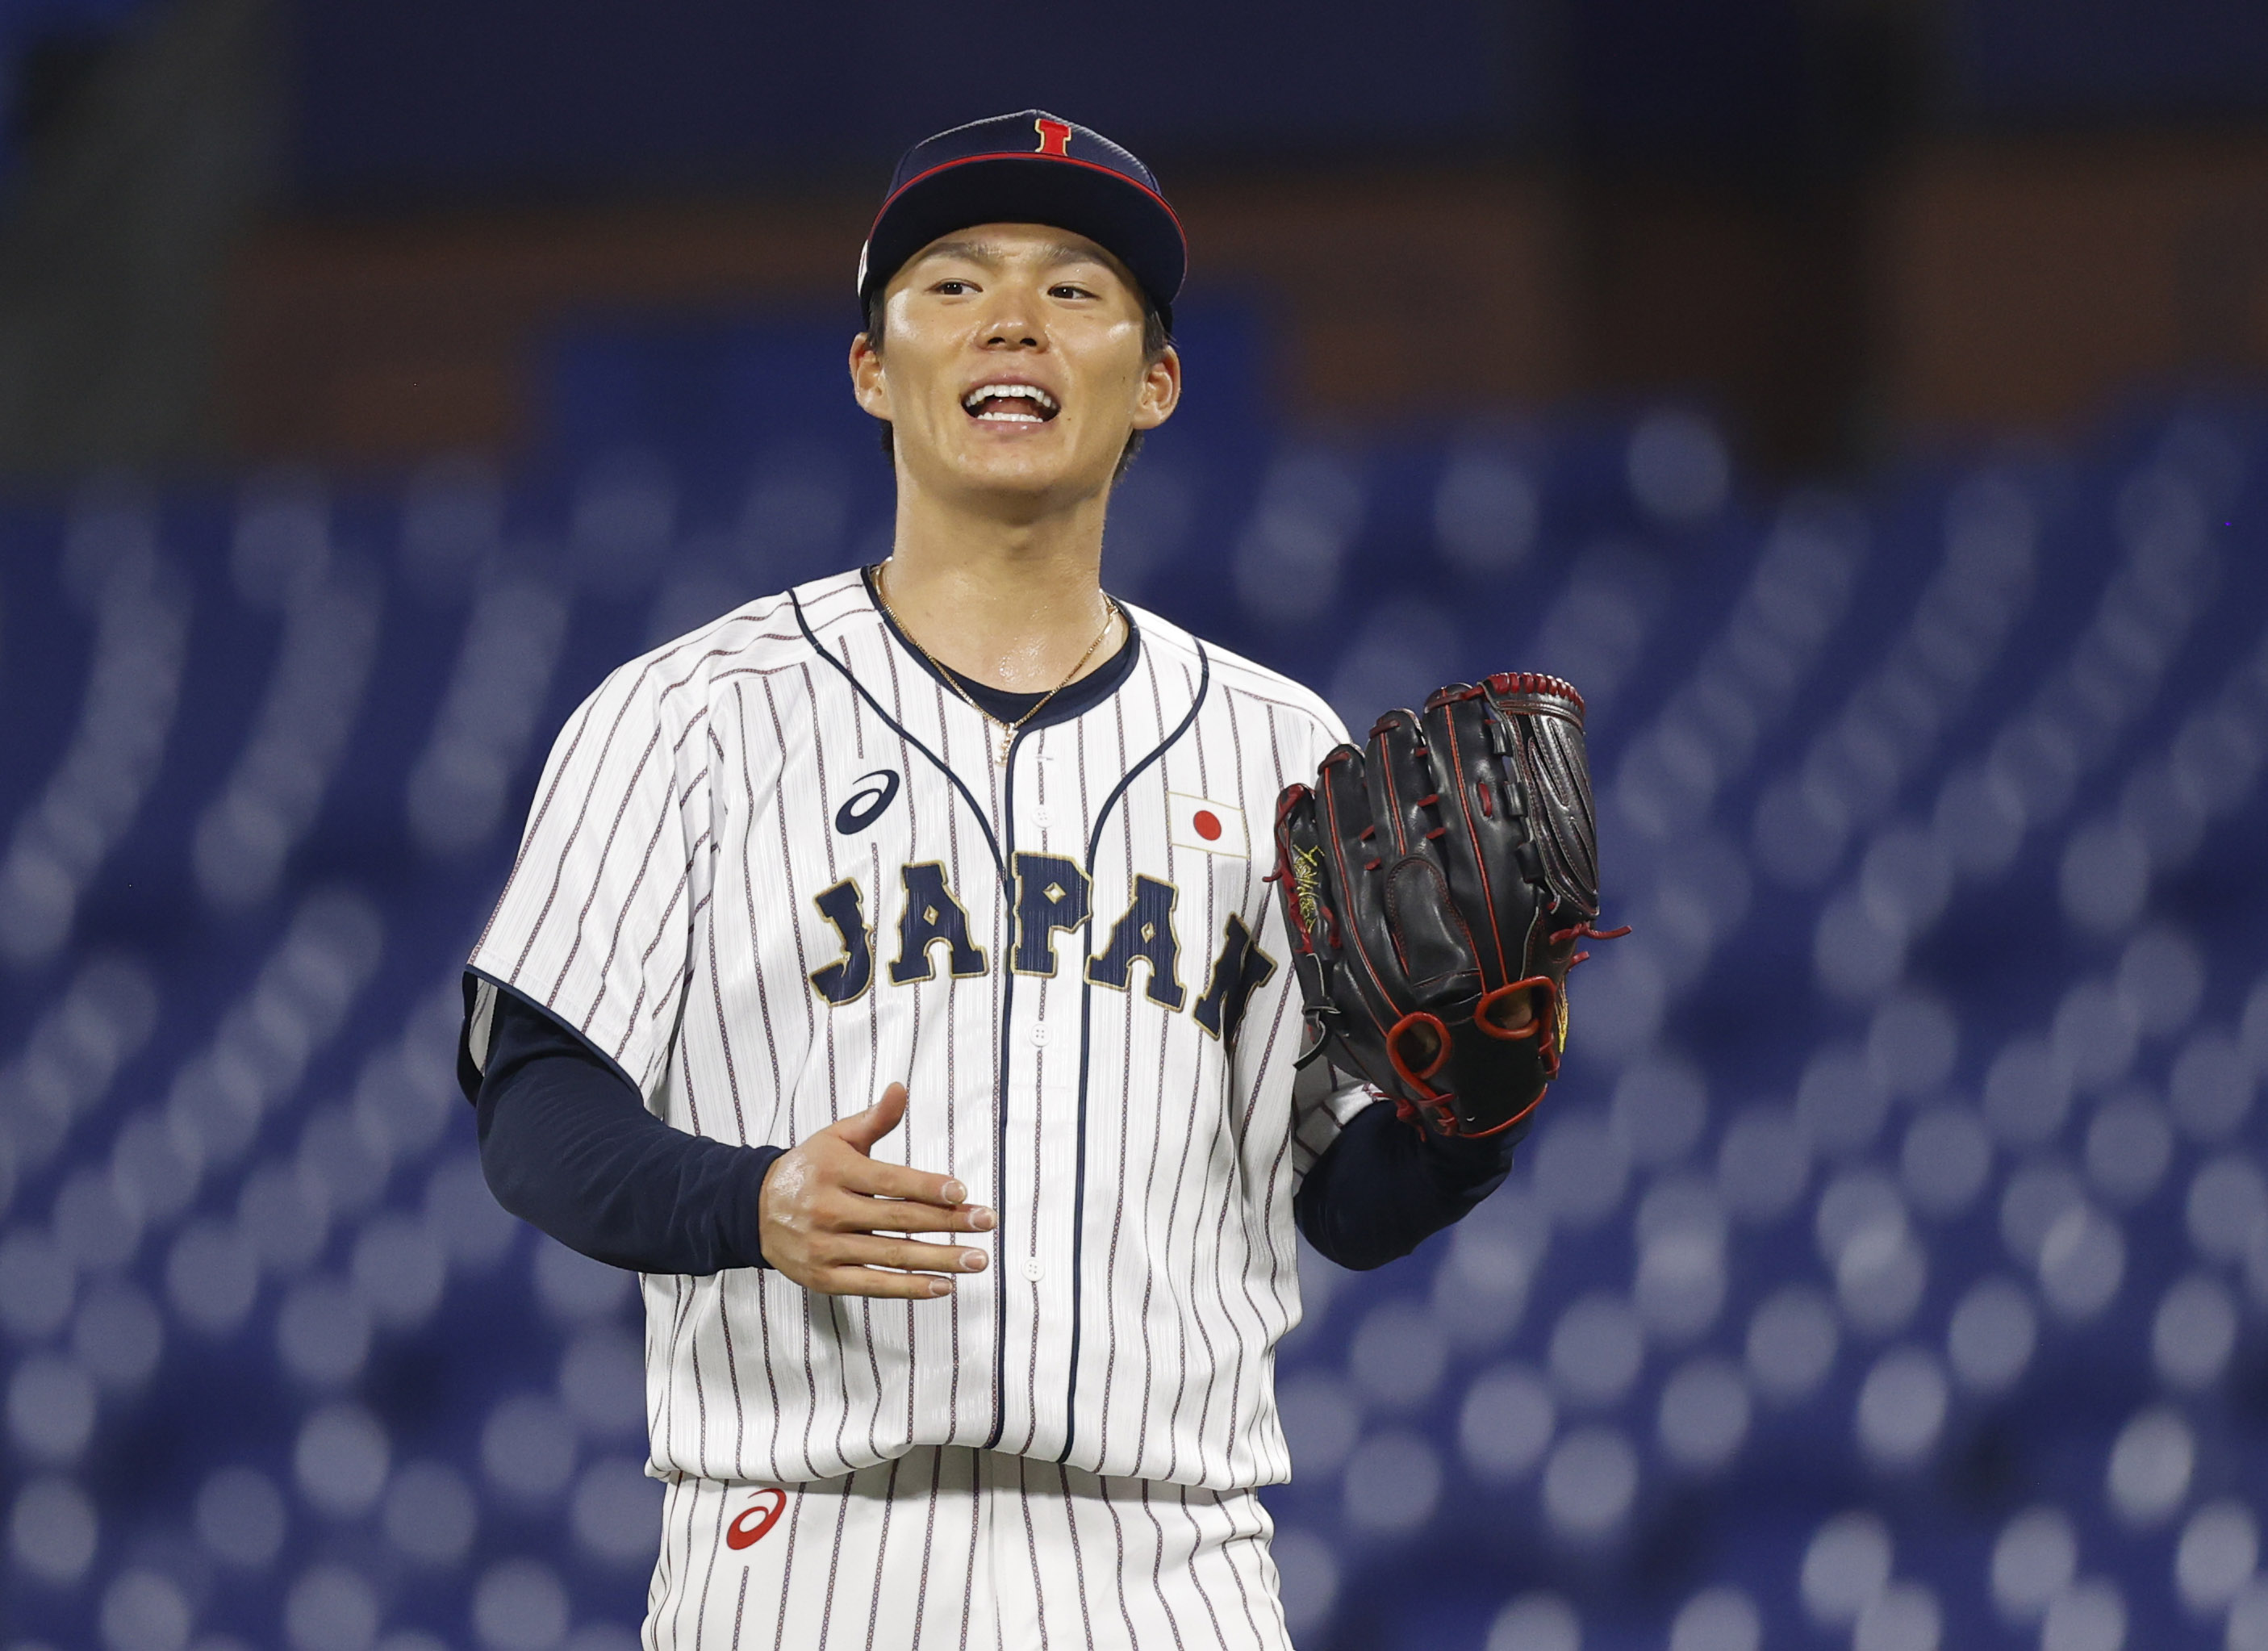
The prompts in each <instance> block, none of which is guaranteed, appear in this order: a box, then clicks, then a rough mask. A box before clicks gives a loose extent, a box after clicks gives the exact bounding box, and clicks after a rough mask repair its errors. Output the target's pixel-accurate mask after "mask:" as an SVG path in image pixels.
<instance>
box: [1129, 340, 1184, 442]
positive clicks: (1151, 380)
mask: <svg viewBox="0 0 2268 1651" xmlns="http://www.w3.org/2000/svg"><path fill="white" fill-rule="evenodd" d="M1181 404H1182V356H1181V351H1179V350H1175V348H1174V347H1173V345H1171V344H1167V346H1166V348H1165V350H1163V351H1162V352H1160V355H1159V357H1158V358H1157V359H1156V360H1155V361H1152V363H1150V365H1148V366H1146V367H1145V368H1143V369H1142V390H1141V394H1138V396H1136V397H1135V401H1134V428H1135V429H1137V430H1155V429H1157V427H1158V426H1159V425H1160V424H1164V423H1165V422H1166V421H1167V419H1169V418H1171V417H1172V416H1174V409H1175V408H1176V407H1179V406H1180V405H1181Z"/></svg>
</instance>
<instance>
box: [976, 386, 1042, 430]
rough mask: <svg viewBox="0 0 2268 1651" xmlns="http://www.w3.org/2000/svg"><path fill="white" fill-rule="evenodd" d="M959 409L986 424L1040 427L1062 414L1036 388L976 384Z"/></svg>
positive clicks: (1039, 388)
mask: <svg viewBox="0 0 2268 1651" xmlns="http://www.w3.org/2000/svg"><path fill="white" fill-rule="evenodd" d="M1062 410H1063V409H1061V408H1059V407H1057V405H1056V398H1055V397H1054V396H1052V395H1049V394H1048V393H1047V392H1046V391H1045V390H1043V389H1042V388H1041V387H1039V386H1038V385H1036V384H980V385H978V386H977V387H976V388H975V389H973V390H971V391H969V393H968V394H966V395H964V396H962V397H961V411H963V412H965V413H967V414H968V416H970V417H971V418H976V419H982V420H983V422H985V423H986V424H1046V423H1047V422H1048V420H1049V419H1051V418H1053V417H1054V416H1056V415H1057V413H1059V412H1061V411H1062Z"/></svg>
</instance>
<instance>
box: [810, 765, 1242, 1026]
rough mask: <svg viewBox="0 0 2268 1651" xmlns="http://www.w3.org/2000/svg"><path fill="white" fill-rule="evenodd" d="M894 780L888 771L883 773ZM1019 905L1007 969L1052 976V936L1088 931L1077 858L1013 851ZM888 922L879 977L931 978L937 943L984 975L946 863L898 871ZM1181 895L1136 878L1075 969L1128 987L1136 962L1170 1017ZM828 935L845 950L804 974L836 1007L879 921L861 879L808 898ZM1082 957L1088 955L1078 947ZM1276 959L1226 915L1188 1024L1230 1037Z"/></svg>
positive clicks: (851, 987)
mask: <svg viewBox="0 0 2268 1651" xmlns="http://www.w3.org/2000/svg"><path fill="white" fill-rule="evenodd" d="M891 778H892V779H894V780H895V778H896V776H895V775H893V776H891ZM1014 871H1015V910H1014V926H1013V933H1012V936H1011V939H1012V940H1013V945H1012V946H1011V947H1010V955H1009V959H1008V963H1009V967H1010V968H1011V969H1013V971H1014V972H1015V973H1017V974H1019V975H1041V976H1049V977H1052V976H1054V975H1055V973H1056V972H1057V968H1058V966H1059V963H1060V960H1059V958H1058V956H1057V937H1058V936H1059V935H1064V934H1080V933H1082V932H1088V931H1091V929H1092V927H1093V925H1094V915H1095V914H1094V910H1093V909H1092V905H1091V899H1092V896H1093V894H1094V887H1093V884H1092V882H1091V881H1090V880H1089V879H1088V877H1087V874H1086V871H1085V870H1084V869H1083V868H1082V867H1081V866H1080V865H1079V862H1078V861H1077V860H1074V859H1069V858H1067V857H1065V856H1064V855H1061V854H1034V853H1025V852H1019V853H1018V854H1017V855H1016V857H1015V861H1014ZM896 881H897V884H898V888H897V889H896V891H895V893H896V895H897V898H896V900H895V902H894V905H895V913H894V915H895V922H894V923H893V924H891V925H889V929H888V931H887V932H889V933H890V934H891V935H892V936H893V938H894V939H895V943H896V944H895V949H896V953H897V954H896V956H895V957H894V958H892V959H891V960H890V962H888V963H887V965H886V966H885V967H884V968H883V969H882V970H881V971H880V972H881V973H882V974H883V975H884V976H885V977H887V979H888V981H889V983H890V984H892V985H894V986H908V985H913V984H917V983H919V982H922V981H926V980H934V979H936V978H937V973H938V960H939V948H942V955H943V957H944V962H945V969H946V974H947V975H948V976H950V977H953V978H954V979H960V978H962V977H967V976H972V975H983V974H985V973H987V972H989V971H990V969H991V967H992V960H991V958H990V956H989V955H988V954H987V953H986V951H985V948H984V947H982V946H979V945H978V944H976V940H975V938H974V937H973V934H972V932H971V925H970V923H969V920H968V910H967V908H965V907H964V906H963V905H962V904H961V901H960V898H959V897H958V896H956V895H955V894H954V890H953V885H952V883H951V881H950V880H949V879H948V877H947V875H946V868H945V866H944V865H943V864H942V863H941V862H939V861H937V860H923V861H920V862H918V863H917V864H915V865H911V866H901V867H900V868H899V870H898V874H897V878H896ZM1180 901H1181V890H1180V889H1178V888H1175V886H1174V885H1173V884H1172V883H1170V882H1167V881H1166V880H1165V879H1163V878H1160V877H1152V876H1149V875H1147V874H1146V873H1145V874H1144V875H1140V876H1138V877H1136V878H1135V879H1134V892H1133V897H1132V898H1131V899H1130V901H1128V903H1127V905H1126V910H1124V911H1123V912H1121V913H1120V914H1119V915H1118V916H1117V918H1116V919H1115V920H1113V921H1112V923H1111V925H1110V929H1109V935H1108V939H1107V940H1105V941H1104V942H1103V944H1102V945H1101V947H1100V948H1099V949H1094V950H1093V951H1092V954H1090V955H1088V956H1086V961H1085V967H1084V969H1082V970H1081V972H1082V973H1083V974H1084V976H1085V977H1086V980H1087V982H1088V983H1089V984H1093V985H1097V986H1108V987H1109V988H1111V989H1112V990H1113V991H1132V990H1133V989H1134V976H1135V973H1136V969H1137V966H1140V969H1141V972H1142V974H1143V976H1144V979H1143V983H1142V991H1143V994H1144V995H1145V997H1146V998H1148V999H1149V1000H1150V1001H1151V1002H1152V1003H1154V1004H1156V1005H1157V1006H1159V1007H1160V1008H1161V1009H1166V1010H1169V1011H1175V1012H1178V1011H1179V1010H1181V1009H1182V1007H1183V1006H1187V1005H1188V1004H1189V991H1188V990H1187V988H1186V987H1185V986H1184V985H1183V984H1182V940H1181V935H1180V932H1179V931H1178V930H1177V929H1176V927H1175V920H1174V913H1175V907H1176V906H1177V905H1178V904H1179V903H1180ZM812 903H813V904H814V905H815V906H817V907H818V908H819V915H820V916H821V917H822V918H825V919H826V920H827V922H828V925H829V926H830V927H832V928H833V929H834V931H835V933H836V940H837V941H838V943H839V944H840V945H841V946H842V947H843V955H842V956H840V957H838V958H836V960H835V961H834V962H831V963H828V964H827V965H826V966H825V967H824V968H821V969H814V970H812V972H811V984H812V989H813V990H814V991H817V992H818V993H819V995H820V996H821V998H822V999H826V1001H827V1002H828V1003H829V1004H831V1005H833V1006H835V1007H836V1008H840V1007H842V1006H843V1005H845V1004H850V1003H855V1002H857V1001H858V999H860V998H862V997H864V996H865V993H866V990H867V988H868V987H870V986H872V985H873V984H874V979H875V975H876V972H877V971H876V969H875V962H876V958H875V947H876V937H877V933H878V932H879V931H881V929H882V925H881V923H880V913H879V912H877V914H876V920H875V921H869V920H868V918H867V910H868V905H867V893H866V889H865V886H864V885H863V884H862V883H861V882H860V881H859V880H858V878H857V877H846V878H844V879H843V881H841V882H839V883H836V884H835V885H833V886H832V887H831V888H825V889H822V890H821V892H820V893H818V894H816V895H814V896H812ZM1081 949H1082V950H1086V949H1087V948H1086V947H1081ZM1275 972H1276V960H1275V959H1274V958H1272V957H1270V956H1269V955H1268V954H1267V953H1265V952H1263V951H1262V950H1261V949H1260V944H1259V941H1258V940H1257V939H1256V937H1255V936H1254V934H1253V932H1252V931H1251V930H1250V929H1249V928H1248V927H1247V926H1246V925H1245V922H1244V919H1243V918H1241V916H1239V915H1238V914H1236V913H1235V912H1231V913H1230V914H1229V916H1228V918H1227V920H1226V922H1225V923H1223V924H1222V925H1221V933H1220V942H1219V949H1218V950H1217V951H1216V952H1215V954H1214V955H1213V958H1212V962H1211V967H1210V968H1209V969H1207V970H1206V973H1205V986H1204V993H1203V994H1202V995H1201V996H1200V997H1199V998H1198V999H1197V1002H1196V1004H1195V1005H1194V1006H1190V1007H1189V1014H1190V1018H1191V1019H1193V1020H1195V1021H1197V1024H1198V1025H1199V1026H1201V1027H1203V1028H1204V1029H1205V1030H1206V1031H1207V1032H1209V1033H1211V1035H1212V1036H1215V1037H1218V1038H1223V1039H1230V1038H1233V1037H1234V1036H1236V1028H1237V1027H1238V1025H1239V1024H1240V1023H1241V1021H1242V1020H1243V1018H1244V1006H1245V1004H1246V1003H1247V1001H1248V1000H1249V999H1250V998H1251V996H1252V994H1253V993H1254V992H1255V991H1258V990H1259V989H1260V987H1261V986H1262V985H1263V984H1264V983H1265V982H1266V981H1267V979H1268V978H1269V977H1270V976H1271V975H1273V974H1274V973H1275Z"/></svg>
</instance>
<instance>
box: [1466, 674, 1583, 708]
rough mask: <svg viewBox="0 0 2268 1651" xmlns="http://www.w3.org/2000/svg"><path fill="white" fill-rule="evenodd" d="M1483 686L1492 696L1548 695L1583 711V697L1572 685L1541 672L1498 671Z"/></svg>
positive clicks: (1562, 679)
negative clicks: (1570, 700)
mask: <svg viewBox="0 0 2268 1651" xmlns="http://www.w3.org/2000/svg"><path fill="white" fill-rule="evenodd" d="M1484 686H1485V687H1486V688H1487V689H1489V691H1490V692H1491V693H1492V694H1550V695H1553V696H1555V697H1557V698H1560V699H1572V700H1573V701H1574V702H1575V709H1576V710H1578V711H1580V710H1582V709H1583V697H1582V696H1581V695H1580V694H1579V693H1577V692H1576V691H1575V685H1574V683H1572V682H1568V681H1567V680H1566V679H1565V678H1564V677H1557V676H1546V675H1545V674H1543V672H1541V671H1499V672H1497V673H1496V674H1493V675H1492V676H1491V677H1489V678H1488V680H1487V682H1486V683H1485V684H1484Z"/></svg>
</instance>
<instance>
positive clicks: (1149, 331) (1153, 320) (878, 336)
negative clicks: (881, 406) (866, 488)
mask: <svg viewBox="0 0 2268 1651" xmlns="http://www.w3.org/2000/svg"><path fill="white" fill-rule="evenodd" d="M882 299H883V291H882V289H881V288H880V287H877V288H876V289H875V290H874V296H873V297H872V298H870V299H867V300H866V347H867V348H868V349H870V350H873V352H874V353H875V354H876V355H877V356H879V355H880V354H881V353H882V316H883V309H882ZM1173 343H1174V335H1173V334H1172V333H1170V332H1168V331H1167V329H1166V318H1165V317H1164V316H1162V315H1160V313H1158V306H1156V305H1154V304H1152V302H1150V299H1149V295H1148V294H1147V293H1145V294H1143V298H1142V360H1143V363H1144V365H1149V364H1151V363H1153V362H1155V361H1157V360H1158V359H1159V358H1160V357H1162V356H1163V355H1164V354H1165V353H1166V351H1167V350H1170V349H1171V348H1173ZM878 422H880V424H881V426H882V456H883V457H884V458H885V459H887V460H889V461H892V462H893V463H895V462H896V461H897V456H898V443H897V431H895V429H893V428H892V426H891V424H890V421H889V420H888V419H887V418H885V419H881V420H880V421H878ZM1148 433H1149V432H1148V431H1142V430H1133V431H1127V433H1126V445H1125V446H1123V447H1122V448H1120V449H1119V452H1118V468H1116V469H1115V470H1113V471H1111V473H1110V482H1111V485H1112V486H1114V487H1115V486H1116V485H1117V484H1118V481H1119V478H1120V477H1122V476H1123V475H1125V474H1126V472H1127V470H1128V468H1130V466H1131V465H1132V464H1133V462H1134V455H1135V454H1136V453H1139V452H1141V451H1142V438H1143V437H1144V436H1145V435H1147V434H1148Z"/></svg>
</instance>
